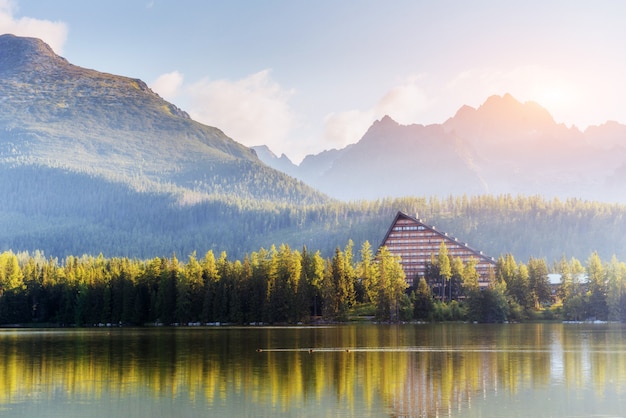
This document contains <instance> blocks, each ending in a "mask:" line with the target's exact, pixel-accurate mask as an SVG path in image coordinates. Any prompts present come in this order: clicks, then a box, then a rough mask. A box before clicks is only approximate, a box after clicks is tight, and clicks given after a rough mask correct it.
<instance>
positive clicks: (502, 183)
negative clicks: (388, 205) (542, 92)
mask: <svg viewBox="0 0 626 418" xmlns="http://www.w3.org/2000/svg"><path fill="white" fill-rule="evenodd" d="M322 156H324V158H322ZM305 162H306V164H305ZM266 163H268V164H270V165H272V164H273V163H272V162H271V161H266ZM625 173H626V126H624V125H620V124H618V123H616V122H607V123H606V124H604V125H602V126H597V127H590V128H588V129H587V130H586V131H585V132H581V131H580V130H578V129H577V128H575V127H571V128H568V127H566V126H565V125H563V124H558V123H556V122H555V121H554V119H553V118H552V116H551V115H550V114H549V113H548V111H547V110H546V109H544V108H542V107H541V106H540V105H538V104H537V103H534V102H527V103H521V102H519V101H517V100H516V99H515V98H513V97H512V96H511V95H509V94H505V95H504V96H491V97H489V98H488V99H487V100H486V102H485V103H484V104H483V105H482V106H480V107H479V108H478V109H474V108H472V107H469V106H463V107H461V108H460V109H459V110H458V112H457V113H456V114H455V115H454V116H453V117H451V118H450V119H448V120H447V121H446V122H445V123H443V124H434V125H429V126H423V125H408V126H403V125H400V124H398V123H396V122H395V121H393V120H392V119H391V118H389V117H388V116H386V117H384V118H383V119H382V120H380V121H377V122H375V123H374V124H373V125H372V127H370V129H369V130H368V131H367V132H366V133H365V135H364V136H363V137H362V138H361V140H360V141H359V142H358V143H356V144H353V145H350V146H349V147H346V148H345V149H343V150H333V151H331V152H324V153H321V154H319V155H317V156H308V157H307V158H306V159H305V160H304V161H303V163H302V164H301V165H300V166H299V167H297V169H295V170H294V169H293V168H290V174H291V175H293V176H295V177H297V178H300V179H302V180H303V181H305V182H306V183H308V184H310V185H312V186H314V187H316V188H318V189H319V190H321V191H323V192H325V193H327V194H329V195H331V196H333V197H336V198H340V199H344V200H354V199H375V198H380V197H385V196H392V197H400V196H411V195H415V196H430V195H438V196H448V195H451V194H452V195H459V194H467V195H475V194H482V193H491V194H509V193H511V194H527V195H528V194H530V195H535V194H537V195H543V196H545V197H548V198H551V197H561V198H568V197H576V198H584V199H595V200H604V201H621V202H626V193H625V192H626V183H624V182H621V180H622V179H624V178H625V177H624V176H625Z"/></svg>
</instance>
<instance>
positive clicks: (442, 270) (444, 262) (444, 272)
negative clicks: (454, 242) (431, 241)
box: [437, 241, 452, 300]
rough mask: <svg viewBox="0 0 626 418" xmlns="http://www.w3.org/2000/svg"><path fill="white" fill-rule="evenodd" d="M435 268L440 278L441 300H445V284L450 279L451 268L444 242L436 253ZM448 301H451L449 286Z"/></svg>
mask: <svg viewBox="0 0 626 418" xmlns="http://www.w3.org/2000/svg"><path fill="white" fill-rule="evenodd" d="M437 267H438V268H439V276H440V277H441V300H444V299H445V288H446V282H449V281H450V278H451V277H452V267H451V265H450V257H448V247H447V246H446V243H445V242H444V241H441V244H440V245H439V251H438V253H437ZM450 299H452V287H451V286H450Z"/></svg>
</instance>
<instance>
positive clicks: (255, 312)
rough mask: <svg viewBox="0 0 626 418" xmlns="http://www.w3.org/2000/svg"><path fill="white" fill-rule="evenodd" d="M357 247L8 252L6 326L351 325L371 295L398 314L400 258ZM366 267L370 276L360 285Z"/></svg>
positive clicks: (2, 301) (4, 265) (1, 283)
mask: <svg viewBox="0 0 626 418" xmlns="http://www.w3.org/2000/svg"><path fill="white" fill-rule="evenodd" d="M352 247H353V244H352V243H351V242H350V243H349V244H348V245H347V246H346V248H345V249H344V250H341V249H339V248H337V249H336V250H335V254H334V255H333V257H332V258H327V259H324V258H322V256H321V255H320V253H319V251H318V252H315V253H311V252H309V251H308V250H307V249H306V247H305V248H303V250H302V251H298V250H292V249H291V248H289V246H287V245H281V246H280V248H278V249H276V248H275V247H271V248H270V249H269V250H265V249H261V250H260V251H258V252H253V253H251V254H250V255H247V256H246V257H245V258H244V259H243V260H236V261H231V260H229V259H228V258H227V255H226V253H225V252H223V253H221V255H220V256H219V257H217V258H216V257H215V256H214V254H213V252H212V251H208V252H207V253H206V255H205V256H204V257H203V258H201V259H198V258H197V257H196V255H195V254H192V255H191V256H189V258H188V260H187V261H186V262H184V263H183V262H180V261H179V260H178V259H177V258H176V257H175V256H172V257H171V258H154V259H151V260H148V261H140V260H137V259H128V258H112V259H106V258H104V257H103V256H99V257H91V256H83V257H80V258H77V257H73V256H70V257H68V258H66V259H65V260H64V261H63V262H62V263H59V262H58V261H57V260H54V259H45V258H44V257H43V256H42V255H41V254H40V253H36V254H35V255H34V256H29V255H28V254H25V253H19V254H14V253H13V252H4V253H2V254H1V255H0V323H3V324H19V323H35V324H61V325H70V324H75V325H78V326H81V325H91V326H93V325H96V324H115V325H118V324H125V325H143V324H148V323H152V324H154V323H156V324H168V325H169V324H189V323H214V322H224V323H236V324H245V323H257V322H263V323H269V324H274V323H299V322H309V321H311V320H313V319H316V318H323V319H325V320H329V321H344V320H346V319H347V318H348V312H349V310H350V309H351V308H352V307H353V306H354V304H355V303H357V301H358V300H362V299H363V297H365V296H364V295H365V293H367V295H372V296H373V298H375V301H376V312H377V316H378V317H379V318H381V319H386V320H389V319H391V318H392V317H395V316H396V315H397V311H398V308H397V306H396V302H397V301H398V299H399V296H400V295H401V294H402V293H403V292H404V289H405V287H406V283H405V280H404V275H403V272H402V269H401V267H400V264H399V262H398V259H397V258H395V257H393V256H392V255H391V254H390V253H389V252H388V251H386V250H383V251H381V252H380V253H379V254H378V256H377V258H376V260H377V261H376V262H374V254H373V252H372V249H371V247H370V246H369V244H368V243H366V244H364V245H363V247H362V250H361V256H362V258H361V260H360V261H358V262H355V261H354V256H353V250H352ZM374 265H376V266H377V267H376V268H375V267H374ZM359 271H365V272H367V275H368V280H365V281H359V280H357V276H359V274H358V272H359Z"/></svg>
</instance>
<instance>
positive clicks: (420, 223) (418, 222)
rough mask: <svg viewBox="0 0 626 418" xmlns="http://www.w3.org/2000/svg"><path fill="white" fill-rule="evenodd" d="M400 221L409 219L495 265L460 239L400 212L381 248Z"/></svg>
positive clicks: (489, 258) (490, 258)
mask: <svg viewBox="0 0 626 418" xmlns="http://www.w3.org/2000/svg"><path fill="white" fill-rule="evenodd" d="M400 219H408V220H410V221H411V222H413V223H415V224H416V225H418V226H423V227H424V229H426V230H428V231H431V232H434V233H435V234H437V235H439V236H440V237H441V239H442V240H443V241H444V242H445V241H449V242H451V243H455V244H456V245H459V246H461V247H463V248H464V249H465V250H467V251H469V252H470V253H472V254H473V255H474V256H475V257H476V258H479V259H482V260H484V261H487V262H489V263H493V264H495V260H494V259H493V258H492V257H488V256H486V255H484V254H483V253H482V251H478V250H475V249H473V248H471V247H470V246H469V245H467V243H463V242H460V241H459V240H458V239H456V238H454V237H450V236H449V235H448V234H447V233H444V232H441V231H438V230H437V229H436V228H435V227H434V226H431V225H427V224H425V223H424V222H422V220H421V219H418V218H414V217H413V216H409V215H407V214H406V213H404V212H398V213H397V214H396V217H395V218H394V220H393V222H392V223H391V226H390V227H389V229H388V230H387V233H386V234H385V237H384V238H383V241H382V243H381V244H380V246H379V247H382V246H383V244H385V242H387V239H388V238H389V234H391V232H392V231H393V227H394V226H395V225H396V224H397V223H398V220H400Z"/></svg>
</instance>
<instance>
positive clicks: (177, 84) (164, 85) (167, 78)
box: [150, 71, 184, 101]
mask: <svg viewBox="0 0 626 418" xmlns="http://www.w3.org/2000/svg"><path fill="white" fill-rule="evenodd" d="M183 80H184V77H183V75H182V74H181V73H180V72H178V71H172V72H170V73H166V74H162V75H161V76H159V78H157V79H156V80H155V81H154V82H153V83H152V85H151V86H150V88H151V89H152V90H153V91H155V92H156V93H158V94H159V95H160V96H161V97H163V98H164V99H166V100H169V101H172V100H174V98H175V97H176V96H178V94H179V93H180V89H181V87H182V86H183Z"/></svg>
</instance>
